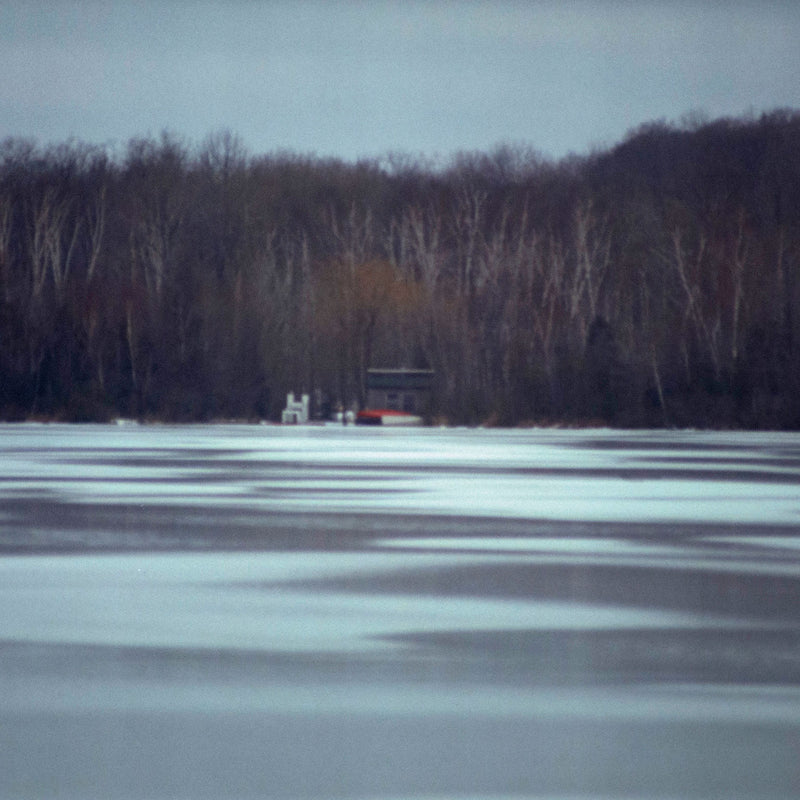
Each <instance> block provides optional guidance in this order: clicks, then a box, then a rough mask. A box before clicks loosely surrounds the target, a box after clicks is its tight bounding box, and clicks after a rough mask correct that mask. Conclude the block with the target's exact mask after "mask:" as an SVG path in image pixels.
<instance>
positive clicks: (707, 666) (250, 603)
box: [0, 425, 800, 800]
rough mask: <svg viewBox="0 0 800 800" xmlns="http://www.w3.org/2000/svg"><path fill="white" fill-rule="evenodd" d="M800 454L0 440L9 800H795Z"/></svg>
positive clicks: (416, 438)
mask: <svg viewBox="0 0 800 800" xmlns="http://www.w3.org/2000/svg"><path fill="white" fill-rule="evenodd" d="M798 796H800V434H786V433H780V434H779V433H771V434H764V433H700V432H672V431H669V432H620V431H607V430H598V431H556V430H544V431H497V430H440V429H419V430H413V431H412V430H405V431H403V430H391V429H379V428H378V429H375V428H365V429H362V428H352V427H350V428H343V427H331V426H327V427H303V428H279V427H273V426H245V425H219V426H180V427H179V426H138V425H121V426H116V425H113V426H66V425H65V426H61V425H5V426H3V425H0V798H3V799H4V800H5V798H8V799H9V800H10V799H11V798H14V800H21V799H25V798H35V799H36V800H48V799H49V798H59V800H61V799H66V800H79V799H80V800H83V799H84V798H85V799H87V800H122V799H123V798H125V799H127V798H148V800H150V799H153V800H155V799H159V800H161V799H164V800H166V799H167V798H170V800H172V799H175V798H178V799H180V800H195V799H199V800H203V799H204V798H209V799H210V798H237V799H238V798H242V799H244V798H248V799H250V798H253V799H254V798H287V799H288V798H291V799H292V800H303V799H305V798H342V799H344V798H363V799H364V800H379V799H380V800H397V799H399V798H408V799H409V800H410V799H411V798H415V800H430V798H442V799H444V798H448V800H449V799H451V798H453V799H455V798H460V799H461V800H471V798H503V799H507V798H537V799H541V800H544V799H545V798H547V799H548V800H550V799H552V798H558V799H559V800H574V798H584V799H587V798H600V800H607V799H610V798H625V799H626V800H628V799H630V800H632V799H633V798H653V800H655V799H656V798H657V799H658V800H667V798H708V799H709V800H710V799H711V798H715V799H716V798H727V799H731V798H733V799H735V798H753V799H755V798H786V799H787V800H788V798H796V797H798Z"/></svg>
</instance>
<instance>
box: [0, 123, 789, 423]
mask: <svg viewBox="0 0 800 800" xmlns="http://www.w3.org/2000/svg"><path fill="white" fill-rule="evenodd" d="M373 366H381V367H399V366H407V367H417V368H430V369H433V370H434V371H435V375H436V379H435V386H434V391H433V397H432V401H431V407H430V408H429V409H427V411H428V414H429V416H430V417H431V418H435V419H437V420H442V421H447V422H451V423H459V424H461V423H468V424H476V423H483V424H498V425H518V424H526V423H528V424H529V423H538V424H566V425H574V424H586V423H589V424H603V425H614V426H625V427H640V426H641V427H654V426H656V427H661V426H689V425H694V426H698V427H723V428H724V427H741V428H773V429H782V428H784V429H796V428H799V427H800V112H795V111H788V110H787V111H775V112H772V113H770V114H765V115H763V116H761V117H758V118H740V119H720V120H713V121H704V122H698V121H694V122H692V123H687V124H683V125H673V124H667V123H663V122H658V123H651V124H648V125H645V126H643V127H641V128H640V129H638V130H636V131H633V132H631V133H630V134H629V136H628V137H627V138H626V139H625V140H624V141H623V142H621V143H619V144H618V145H616V146H614V147H611V148H609V149H607V150H603V151H599V152H595V153H592V154H590V155H587V156H582V157H571V158H568V159H564V160H562V161H559V162H556V163H554V162H550V161H547V160H545V159H543V158H541V157H540V156H539V155H538V154H537V153H536V152H535V151H532V150H530V149H528V148H525V147H509V146H502V147H498V148H497V149H496V150H495V151H493V152H491V153H469V154H462V155H459V156H457V157H454V158H453V159H451V160H449V161H448V162H447V163H443V164H433V163H428V162H425V161H424V159H422V158H419V159H415V158H410V157H401V156H389V157H386V158H384V159H379V160H372V161H364V162H358V163H347V162H343V161H338V160H332V159H320V158H316V157H313V156H302V155H297V154H292V153H275V154H270V155H264V156H253V155H250V154H248V153H247V151H246V149H245V148H244V146H243V145H242V143H241V142H240V141H239V140H238V139H237V137H236V136H235V135H233V134H231V133H227V132H223V133H219V134H215V135H213V136H210V137H209V138H208V139H207V140H206V141H205V142H204V143H203V144H202V145H201V146H199V147H191V146H189V145H187V144H185V143H184V142H182V141H180V140H179V139H177V138H176V137H174V136H172V135H169V134H163V135H162V136H161V138H159V139H140V140H133V141H131V142H130V143H129V144H128V145H127V147H126V148H125V150H124V152H123V153H114V152H113V151H111V150H110V149H108V148H102V147H96V146H92V145H88V144H83V143H77V142H68V143H65V144H62V145H58V146H52V147H47V148H42V147H39V146H37V145H36V144H34V143H31V142H28V141H23V140H6V141H5V142H3V143H2V144H0V419H5V420H20V419H36V418H38V419H59V420H71V421H88V420H98V421H100V420H108V419H113V418H117V417H130V418H136V419H147V420H165V421H166V420H175V421H178V420H181V421H205V420H212V419H231V418H237V419H248V420H253V419H272V420H276V419H278V418H279V417H280V411H281V408H282V407H283V404H284V401H285V397H286V393H287V392H289V391H295V392H310V393H312V397H313V398H314V400H315V402H316V406H317V409H316V410H317V411H318V412H321V411H323V410H324V408H325V407H326V406H336V405H338V404H343V405H349V404H357V405H363V404H364V399H365V375H366V370H367V368H369V367H373Z"/></svg>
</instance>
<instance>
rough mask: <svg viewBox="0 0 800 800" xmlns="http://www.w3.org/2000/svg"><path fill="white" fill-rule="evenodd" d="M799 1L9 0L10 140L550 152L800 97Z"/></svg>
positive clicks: (3, 125)
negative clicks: (168, 139)
mask: <svg viewBox="0 0 800 800" xmlns="http://www.w3.org/2000/svg"><path fill="white" fill-rule="evenodd" d="M799 42H800V2H797V1H796V0H784V1H783V2H780V1H779V0H728V2H723V1H719V2H718V1H717V0H705V1H701V0H682V1H680V2H679V1H678V0H595V1H594V2H589V0H562V1H561V2H555V0H550V1H548V2H544V1H543V2H536V0H528V1H527V2H526V1H525V0H460V1H459V0H138V1H137V2H134V0H127V1H126V0H80V2H73V1H71V0H0V140H1V139H4V138H6V137H24V138H32V139H35V140H36V141H38V142H39V143H40V144H49V143H60V142H64V141H66V140H68V139H71V138H74V139H78V140H80V141H84V142H90V143H92V144H102V145H109V146H111V147H124V145H125V144H126V143H127V142H128V141H129V140H130V139H131V138H134V137H142V136H159V135H160V133H161V132H162V131H165V130H166V131H169V132H170V133H172V134H173V135H175V136H178V137H180V138H183V139H185V140H186V141H187V142H190V143H202V141H203V140H204V139H205V138H206V137H207V136H208V135H209V134H212V133H217V132H219V131H223V130H228V131H231V132H232V133H234V134H236V135H237V136H238V137H239V139H240V140H241V142H242V143H243V144H244V145H245V147H246V148H247V150H248V151H249V152H251V153H252V154H263V153H271V152H274V151H278V150H281V151H285V150H290V151H294V152H298V153H304V154H311V155H316V156H319V157H329V156H333V157H338V158H343V159H346V160H356V159H359V158H373V157H380V156H384V155H386V154H389V153H404V154H410V155H415V156H417V155H420V156H424V157H426V158H446V157H449V156H451V155H453V154H455V153H457V152H462V151H488V150H491V149H493V148H494V147H496V146H498V145H500V144H510V145H522V146H525V147H531V148H533V149H534V150H536V151H538V152H539V153H541V154H542V156H544V157H546V158H552V159H561V158H563V157H565V156H567V155H569V154H573V153H574V154H578V155H582V154H586V153H588V152H590V151H592V150H594V149H598V148H606V147H610V146H613V145H614V144H615V143H617V142H618V141H620V140H621V139H623V138H624V137H625V135H626V133H627V132H629V131H630V130H631V129H633V128H636V127H637V126H639V125H641V124H643V123H646V122H651V121H654V120H661V119H663V120H667V121H670V122H678V121H680V120H681V119H683V118H685V117H686V116H687V115H692V114H695V115H696V114H698V113H699V114H702V115H706V116H708V117H709V118H715V117H719V116H741V115H744V114H752V113H755V114H759V113H761V112H762V111H769V110H771V109H774V108H788V107H791V108H800V44H798V43H799Z"/></svg>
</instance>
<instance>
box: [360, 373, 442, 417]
mask: <svg viewBox="0 0 800 800" xmlns="http://www.w3.org/2000/svg"><path fill="white" fill-rule="evenodd" d="M433 374H434V373H433V370H430V369H369V370H367V408H385V409H390V410H393V411H407V412H409V413H411V414H420V413H423V412H424V411H425V410H426V409H427V408H428V406H429V404H430V399H431V389H432V388H433Z"/></svg>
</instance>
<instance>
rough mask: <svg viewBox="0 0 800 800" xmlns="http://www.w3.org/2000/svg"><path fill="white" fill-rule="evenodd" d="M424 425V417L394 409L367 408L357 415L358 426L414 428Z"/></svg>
mask: <svg viewBox="0 0 800 800" xmlns="http://www.w3.org/2000/svg"><path fill="white" fill-rule="evenodd" d="M422 424H423V420H422V417H418V416H417V415H416V414H411V413H409V412H408V411H396V410H394V409H392V408H365V409H364V410H363V411H359V412H358V414H356V425H386V426H401V425H410V426H413V425H422Z"/></svg>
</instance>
